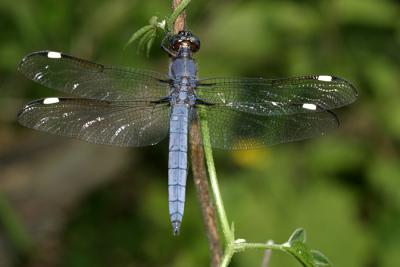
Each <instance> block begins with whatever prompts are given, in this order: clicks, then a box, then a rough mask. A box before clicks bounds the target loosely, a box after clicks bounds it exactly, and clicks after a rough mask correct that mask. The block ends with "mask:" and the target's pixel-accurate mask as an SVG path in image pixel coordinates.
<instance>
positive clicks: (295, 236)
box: [288, 228, 306, 244]
mask: <svg viewBox="0 0 400 267" xmlns="http://www.w3.org/2000/svg"><path fill="white" fill-rule="evenodd" d="M297 241H298V242H301V243H305V242H306V232H305V231H304V229H303V228H298V229H296V230H294V232H293V233H292V235H291V236H290V237H289V240H288V242H289V243H290V244H292V243H294V242H297Z"/></svg>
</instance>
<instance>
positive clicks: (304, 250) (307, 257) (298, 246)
mask: <svg viewBox="0 0 400 267" xmlns="http://www.w3.org/2000/svg"><path fill="white" fill-rule="evenodd" d="M283 249H284V250H285V251H286V252H288V253H290V254H292V255H293V256H294V257H295V258H296V259H297V260H298V261H299V262H300V263H301V264H302V265H303V266H304V267H317V265H316V264H315V263H314V258H313V255H312V254H311V250H310V249H309V248H308V247H307V246H306V245H305V244H304V243H302V242H300V241H292V242H291V243H290V246H285V247H283Z"/></svg>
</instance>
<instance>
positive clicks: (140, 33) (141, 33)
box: [125, 25, 154, 48]
mask: <svg viewBox="0 0 400 267" xmlns="http://www.w3.org/2000/svg"><path fill="white" fill-rule="evenodd" d="M153 28H154V26H153V25H146V26H143V27H142V28H140V29H139V30H137V31H136V32H134V33H133V34H132V36H131V38H129V40H128V42H127V43H126V44H125V48H126V47H128V46H129V45H130V44H132V43H133V42H135V41H136V40H138V39H139V38H140V37H141V36H144V35H145V34H146V33H147V32H148V31H151V30H152V29H153Z"/></svg>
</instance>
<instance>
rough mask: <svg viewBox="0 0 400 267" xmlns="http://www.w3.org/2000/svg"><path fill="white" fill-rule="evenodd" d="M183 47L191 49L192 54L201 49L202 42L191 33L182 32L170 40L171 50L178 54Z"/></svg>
mask: <svg viewBox="0 0 400 267" xmlns="http://www.w3.org/2000/svg"><path fill="white" fill-rule="evenodd" d="M181 47H189V48H190V51H192V53H195V52H197V51H198V50H199V49H200V40H199V38H197V37H196V36H194V35H193V34H192V33H191V32H189V31H180V32H179V33H178V34H174V35H172V36H171V38H170V49H171V50H172V51H175V52H178V51H179V49H180V48H181Z"/></svg>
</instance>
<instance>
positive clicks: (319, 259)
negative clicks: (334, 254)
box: [311, 250, 332, 266]
mask: <svg viewBox="0 0 400 267" xmlns="http://www.w3.org/2000/svg"><path fill="white" fill-rule="evenodd" d="M311 255H312V257H313V259H314V263H315V264H316V265H317V266H332V264H331V263H330V261H329V260H328V258H327V257H326V256H325V255H324V254H322V253H321V252H320V251H318V250H311Z"/></svg>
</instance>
